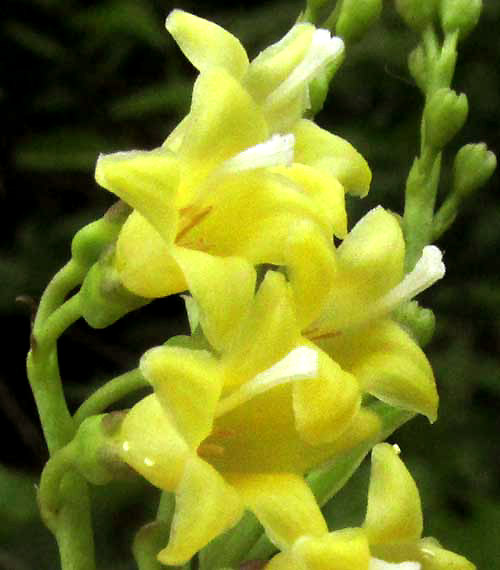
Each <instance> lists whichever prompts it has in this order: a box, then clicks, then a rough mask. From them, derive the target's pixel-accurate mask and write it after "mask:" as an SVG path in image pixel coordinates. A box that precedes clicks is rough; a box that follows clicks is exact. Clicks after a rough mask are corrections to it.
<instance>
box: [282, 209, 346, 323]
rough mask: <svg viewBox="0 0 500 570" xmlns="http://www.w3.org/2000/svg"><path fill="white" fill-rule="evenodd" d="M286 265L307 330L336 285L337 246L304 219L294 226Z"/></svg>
mask: <svg viewBox="0 0 500 570" xmlns="http://www.w3.org/2000/svg"><path fill="white" fill-rule="evenodd" d="M285 264H286V265H287V273H288V279H289V281H290V286H291V289H292V292H293V298H294V303H295V311H296V313H297V321H298V323H299V326H300V328H301V329H305V328H306V327H307V326H308V325H309V324H311V323H312V322H313V321H315V320H316V319H317V318H318V317H319V315H320V314H321V311H322V309H323V308H324V305H325V302H326V301H327V298H328V294H329V293H330V290H331V288H332V285H333V284H334V282H335V277H336V269H337V263H336V258H335V249H334V247H333V243H331V242H328V241H327V240H326V239H325V236H324V235H323V234H322V233H321V232H320V230H319V229H318V228H317V226H315V225H314V224H312V223H311V222H309V221H306V220H303V221H300V222H299V223H297V224H296V225H295V226H293V227H292V229H291V232H290V236H289V238H288V242H287V245H286V249H285Z"/></svg>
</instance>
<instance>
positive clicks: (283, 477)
mask: <svg viewBox="0 0 500 570" xmlns="http://www.w3.org/2000/svg"><path fill="white" fill-rule="evenodd" d="M229 479H230V481H231V483H232V485H233V486H234V487H235V488H236V489H237V490H238V492H239V493H240V495H241V497H242V500H243V501H244V503H245V505H246V506H247V507H248V508H249V509H250V510H251V511H252V512H253V513H254V514H255V516H256V517H257V518H258V519H259V522H260V523H261V524H262V525H263V527H264V529H265V531H266V534H267V536H268V537H269V539H270V540H271V542H273V543H274V544H275V545H276V546H277V547H278V548H279V549H281V550H282V549H285V548H290V547H291V546H292V544H293V543H294V542H295V541H296V540H297V539H298V538H299V537H300V536H302V535H304V534H306V535H309V536H321V535H323V534H324V533H326V532H327V526H326V522H325V520H324V518H323V515H322V514H321V511H320V508H319V506H318V504H317V503H316V499H315V498H314V495H313V494H312V491H311V489H310V488H309V487H308V485H307V484H306V482H305V481H304V479H303V478H302V477H300V476H298V475H295V474H293V473H268V474H263V473H255V474H238V475H235V474H233V475H230V476H229Z"/></svg>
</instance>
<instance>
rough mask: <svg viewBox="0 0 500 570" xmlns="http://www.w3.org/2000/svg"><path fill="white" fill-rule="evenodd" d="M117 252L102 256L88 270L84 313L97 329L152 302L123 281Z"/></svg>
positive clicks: (82, 299)
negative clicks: (117, 267)
mask: <svg viewBox="0 0 500 570" xmlns="http://www.w3.org/2000/svg"><path fill="white" fill-rule="evenodd" d="M112 260H113V252H110V253H108V254H107V255H104V256H101V259H100V260H99V261H98V262H97V263H94V265H93V266H92V267H91V268H90V270H89V272H88V273H87V275H86V277H85V279H84V281H83V284H82V287H81V289H80V296H81V307H82V316H83V318H84V319H85V320H86V321H87V323H88V324H89V325H90V326H91V327H93V328H96V329H102V328H105V327H107V326H109V325H112V324H113V323H114V322H115V321H117V320H118V319H120V318H121V317H123V316H124V315H126V314H127V313H130V312H131V311H134V310H135V309H138V308H140V307H142V306H144V305H146V304H147V303H149V302H150V299H146V298H144V297H139V296H137V295H134V294H133V293H131V292H130V291H128V290H127V289H125V287H124V286H123V285H122V283H121V282H120V279H119V277H118V274H117V272H116V270H115V269H114V267H113V265H112Z"/></svg>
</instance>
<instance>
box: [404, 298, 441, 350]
mask: <svg viewBox="0 0 500 570" xmlns="http://www.w3.org/2000/svg"><path fill="white" fill-rule="evenodd" d="M395 318H396V320H397V321H398V322H399V324H400V325H401V326H402V327H404V328H405V329H406V330H408V332H409V333H410V334H411V336H412V337H413V338H414V339H415V340H416V341H417V343H418V344H419V346H425V345H426V344H428V343H429V342H430V341H431V339H432V337H433V335H434V329H435V327H436V318H435V317H434V313H433V312H432V311H431V310H430V309H424V308H423V307H420V306H419V304H418V303H417V301H410V302H409V303H406V304H405V305H402V306H401V307H399V309H397V310H396V312H395Z"/></svg>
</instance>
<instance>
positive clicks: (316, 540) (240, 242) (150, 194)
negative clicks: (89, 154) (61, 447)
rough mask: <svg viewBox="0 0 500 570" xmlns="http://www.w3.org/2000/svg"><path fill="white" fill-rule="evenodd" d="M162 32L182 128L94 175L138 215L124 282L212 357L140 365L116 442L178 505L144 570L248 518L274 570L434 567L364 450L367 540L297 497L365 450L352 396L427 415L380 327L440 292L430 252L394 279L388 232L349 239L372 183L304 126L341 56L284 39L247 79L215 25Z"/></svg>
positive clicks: (429, 409) (421, 359) (389, 460)
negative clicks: (180, 87) (349, 215)
mask: <svg viewBox="0 0 500 570" xmlns="http://www.w3.org/2000/svg"><path fill="white" fill-rule="evenodd" d="M167 29H168V30H169V31H170V33H171V34H172V35H173V37H174V38H175V40H176V41H177V43H178V44H179V46H180V48H181V49H182V51H183V52H184V53H185V55H186V56H187V57H188V59H189V60H190V61H191V62H192V63H193V65H194V66H195V67H196V68H197V69H198V70H199V72H200V73H199V76H198V78H197V80H196V83H195V85H194V90H193V98H192V104H191V109H190V112H189V113H188V115H187V116H186V117H185V118H184V119H183V120H182V121H181V123H180V124H179V126H178V127H177V128H176V129H175V130H174V131H173V133H172V134H171V135H170V136H169V137H168V138H167V140H166V141H165V143H164V144H163V145H162V147H160V148H158V149H155V150H153V151H132V152H124V153H116V154H112V155H106V156H101V157H100V158H99V161H98V164H97V169H96V179H97V181H98V182H99V184H100V185H102V186H103V187H104V188H106V189H108V190H110V191H111V192H113V193H114V194H116V195H117V196H119V197H120V198H122V199H123V200H124V201H126V202H127V203H128V204H130V206H132V208H133V212H132V214H131V215H130V216H129V218H128V219H127V221H126V223H125V224H124V226H123V228H122V230H121V232H120V235H119V238H118V241H117V246H116V254H115V260H114V264H115V269H116V271H117V273H118V275H119V276H120V279H121V281H122V283H123V284H124V286H125V287H126V288H127V289H129V290H130V291H132V292H133V293H136V294H138V295H141V296H143V297H148V298H155V297H160V296H165V295H169V294H172V293H178V292H181V291H188V292H189V295H190V297H188V299H187V301H188V305H189V307H191V317H192V320H193V321H196V320H198V324H199V327H200V329H201V330H202V332H203V334H204V336H205V338H206V339H207V341H208V343H209V345H210V347H211V350H199V349H195V348H186V347H180V346H170V345H165V346H160V347H157V348H153V349H151V350H150V351H148V352H147V353H146V354H145V355H144V356H143V358H142V359H141V363H140V369H141V371H142V374H143V375H144V377H145V378H146V379H147V380H148V381H149V382H150V383H151V385H152V387H153V389H154V392H153V394H152V395H150V396H148V397H146V398H144V399H143V400H141V401H140V402H139V403H137V404H136V405H135V406H134V407H133V408H132V409H131V410H130V412H129V413H128V414H127V415H126V417H125V419H124V421H123V424H122V426H121V430H120V432H119V435H118V436H117V445H119V449H120V454H121V457H122V459H123V460H124V461H125V462H127V463H128V464H129V465H130V466H132V467H133V468H134V469H135V470H136V471H138V472H139V473H141V474H142V475H143V476H144V477H145V478H146V479H147V480H148V481H150V482H151V483H152V484H153V485H155V486H157V487H159V488H160V489H163V490H165V491H170V492H175V495H176V511H175V515H174V519H173V523H172V529H171V535H170V539H169V542H168V544H167V546H166V548H165V549H163V550H162V551H161V552H160V553H159V560H160V561H161V562H163V563H164V564H167V565H174V566H175V565H181V564H183V563H184V562H185V561H187V560H189V559H190V558H191V557H192V556H193V555H194V554H195V553H196V552H197V551H199V550H200V549H201V548H203V547H204V546H206V545H207V544H208V542H209V541H210V540H212V539H213V538H214V537H216V536H217V535H219V534H221V533H223V532H224V531H226V530H227V529H229V528H230V527H232V526H233V525H235V524H236V523H237V522H238V520H239V519H240V517H241V515H242V513H243V511H244V509H250V510H251V511H252V512H253V513H255V515H256V516H257V518H258V519H259V521H260V522H261V523H262V525H263V526H264V528H265V530H266V532H267V534H268V536H269V538H270V539H271V540H272V541H273V543H274V544H275V545H276V546H277V547H278V548H279V549H280V550H281V551H282V553H281V554H279V555H277V556H276V557H275V558H274V559H273V560H272V561H271V562H270V563H269V570H277V569H281V568H293V569H294V568H297V569H300V570H309V569H310V570H323V569H324V570H327V569H328V570H344V569H345V570H347V569H349V570H351V569H352V568H356V569H359V570H365V569H366V570H368V568H370V570H380V569H382V568H384V569H385V568H386V566H384V564H390V563H392V562H394V563H396V562H397V563H399V562H402V563H403V561H407V560H410V561H416V562H415V563H416V564H418V568H420V565H422V568H424V569H425V570H437V569H441V568H445V566H444V565H443V564H442V563H441V562H439V561H440V560H441V559H442V557H443V556H447V555H445V554H443V552H446V551H442V550H441V549H440V548H439V546H437V545H435V544H434V543H432V542H430V543H428V542H426V541H425V540H420V532H421V523H420V522H419V521H420V518H419V517H421V515H420V506H419V503H418V494H417V492H416V489H415V486H414V483H413V481H412V480H411V478H410V476H409V475H408V474H407V472H406V471H405V470H404V467H403V466H402V464H401V462H400V460H399V459H398V458H397V457H396V456H395V455H394V453H393V451H391V448H388V447H384V446H382V447H377V448H376V452H375V455H374V458H375V459H374V475H373V477H372V484H371V487H370V501H369V506H368V513H367V518H366V521H365V525H364V527H363V529H349V530H346V531H342V532H335V533H329V532H328V529H327V526H326V523H325V520H324V519H323V516H322V514H321V511H320V509H319V506H318V505H317V503H316V501H315V499H314V497H313V494H312V492H311V490H310V489H309V487H308V486H307V484H306V482H305V480H304V475H305V474H306V473H307V472H309V471H310V470H311V469H313V468H315V467H318V466H320V465H322V464H324V463H325V462H327V461H329V460H331V459H332V458H334V457H336V456H337V455H338V454H340V453H343V452H345V451H348V450H351V449H352V448H354V447H355V446H357V445H359V444H360V443H363V442H367V441H373V442H375V441H376V439H377V437H378V433H379V430H380V421H379V419H378V417H377V415H376V414H374V413H373V412H372V411H370V409H369V408H368V407H366V406H363V405H362V402H363V398H364V397H365V396H368V395H369V396H371V397H375V398H378V399H379V400H381V401H383V402H386V403H388V404H391V405H394V406H398V407H400V408H402V409H405V410H409V411H411V412H415V413H422V414H424V415H426V416H427V417H428V418H429V419H430V420H431V421H432V420H434V419H435V417H436V412H437V403H438V398H437V393H436V388H435V383H434V378H433V374H432V370H431V368H430V366H429V363H428V361H427V359H426V357H425V355H424V354H423V352H422V351H421V350H420V348H419V347H418V346H417V344H416V343H415V341H414V340H413V339H412V337H411V336H410V335H409V334H408V333H407V332H405V331H404V330H403V329H402V328H401V327H400V326H399V325H398V324H397V323H396V322H395V321H394V320H393V319H392V318H391V313H392V311H393V310H394V309H395V308H396V307H398V306H399V305H401V304H402V303H404V302H406V301H408V300H409V299H411V298H412V297H413V296H414V295H416V294H418V293H419V292H420V291H421V290H423V289H425V288H426V287H428V286H429V285H431V284H432V283H433V282H434V281H436V280H437V279H439V278H440V277H442V275H443V273H444V266H443V264H442V262H441V255H440V252H439V250H437V248H434V247H432V246H431V247H429V248H426V250H424V254H423V256H422V259H421V260H420V262H419V263H418V264H417V266H416V268H415V270H414V271H413V272H412V273H411V274H409V275H407V276H406V277H404V276H403V258H404V253H405V248H404V241H403V236H402V232H401V229H400V226H399V223H398V221H397V219H396V218H395V217H394V216H393V215H392V214H391V213H389V212H387V211H385V210H384V209H382V208H376V209H374V210H372V211H370V212H369V213H368V214H367V215H366V216H365V217H364V218H363V219H362V220H361V221H360V222H358V224H357V225H356V226H355V227H354V228H353V229H352V230H351V231H350V232H349V233H348V232H347V219H346V212H345V204H344V193H345V192H351V193H354V194H357V195H359V196H363V195H365V194H366V193H367V192H368V188H369V184H370V179H371V173H370V170H369V168H368V166H367V164H366V162H365V160H364V159H363V158H362V157H361V156H360V155H359V154H358V153H357V152H356V150H355V149H354V148H353V147H352V146H351V145H350V144H349V143H348V142H346V141H345V140H343V139H341V138H339V137H337V136H335V135H333V134H330V133H328V132H327V131H325V130H323V129H321V128H319V127H318V126H316V125H315V124H314V123H313V122H312V121H310V120H308V119H305V118H303V115H304V113H305V112H306V111H307V108H308V105H309V89H310V83H311V81H312V80H313V79H314V78H315V77H317V76H318V74H321V73H323V72H324V71H325V69H326V68H327V67H329V66H330V67H331V66H337V65H339V63H340V60H341V58H342V53H343V44H342V41H341V40H340V39H339V38H335V37H333V38H332V37H331V36H330V34H329V32H327V31H326V30H319V29H315V28H314V26H312V25H310V24H297V25H295V26H294V27H293V28H292V30H291V31H290V32H289V33H288V34H287V35H286V36H285V37H284V38H283V39H282V40H281V41H279V42H278V43H276V44H274V45H272V46H271V47H269V48H267V49H266V50H264V51H263V52H262V53H261V54H260V55H258V56H257V57H256V58H255V59H254V60H253V61H251V62H249V60H248V57H247V54H246V52H245V50H244V49H243V47H242V46H241V44H240V43H239V41H238V40H237V39H236V38H235V37H234V36H232V35H231V34H229V33H228V32H227V31H225V30H223V29H222V28H220V27H218V26H216V25H215V24H213V23H211V22H208V21H205V20H202V19H200V18H197V17H195V16H193V15H190V14H187V13H185V12H182V11H179V10H175V11H174V12H172V13H171V14H170V16H169V17H168V19H167ZM333 236H336V237H337V238H340V239H342V244H341V245H340V246H339V247H338V248H337V247H335V245H334V242H333ZM263 264H266V265H263ZM269 265H272V266H276V267H275V269H274V270H271V269H268V270H267V271H266V272H264V267H269ZM393 483H394V486H393ZM388 485H389V486H388ZM386 499H387V501H388V503H387V504H385V501H386ZM429 553H431V554H429ZM429 560H437V561H438V562H437V563H436V564H434V562H429ZM384 561H385V562H384ZM433 564H434V565H433ZM460 564H462V563H461V562H460V563H457V564H456V565H455V566H453V567H454V568H457V569H460V570H462V569H464V570H466V569H468V568H469V566H466V565H464V564H462V565H460ZM396 567H398V568H399V566H390V568H396ZM387 568H389V566H387ZM400 568H401V569H402V570H403V569H405V570H413V569H414V568H417V566H400Z"/></svg>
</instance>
